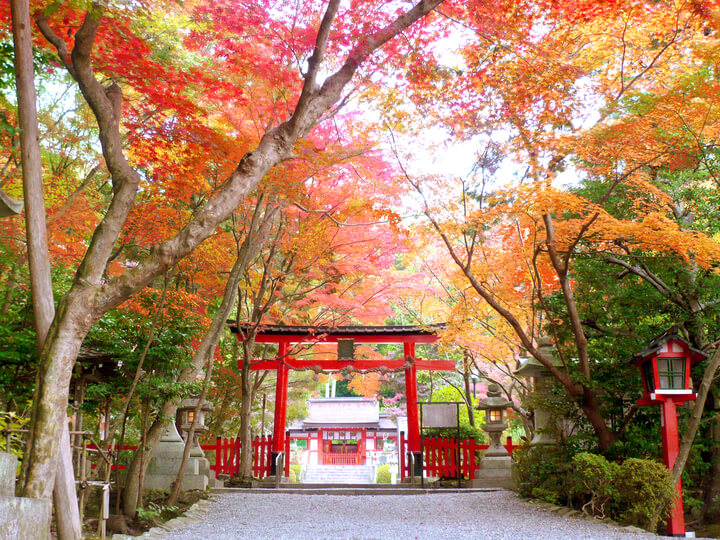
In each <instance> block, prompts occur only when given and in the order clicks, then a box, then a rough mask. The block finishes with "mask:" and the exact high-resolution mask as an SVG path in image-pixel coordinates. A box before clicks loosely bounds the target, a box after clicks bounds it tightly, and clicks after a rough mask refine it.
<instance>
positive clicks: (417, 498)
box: [113, 490, 658, 540]
mask: <svg viewBox="0 0 720 540" xmlns="http://www.w3.org/2000/svg"><path fill="white" fill-rule="evenodd" d="M143 537H144V538H155V539H160V538H163V539H168V540H198V539H200V540H226V539H228V540H229V539H236V538H238V539H245V538H247V539H265V538H267V539H296V538H312V539H333V540H338V539H345V538H347V539H385V538H387V539H406V538H407V539H418V540H439V539H453V540H455V539H458V540H460V539H473V540H476V539H479V538H492V539H502V538H508V539H524V538H528V539H530V538H542V539H555V538H570V539H579V538H582V539H598V540H601V539H602V540H605V539H612V538H619V539H627V540H631V539H642V538H658V537H657V536H655V535H652V534H650V533H648V532H646V531H643V530H641V529H637V528H634V527H621V526H619V525H617V524H615V523H612V522H602V521H599V520H596V519H591V518H587V517H584V516H582V515H580V513H579V512H577V511H573V510H570V509H568V508H561V507H552V506H550V505H544V504H537V503H530V502H527V501H524V500H522V499H520V498H519V497H518V496H517V495H516V494H515V493H513V492H510V491H503V490H501V491H493V492H475V493H428V494H423V495H355V496H342V495H307V494H287V493H242V492H235V493H223V494H216V495H213V496H212V497H211V499H210V500H205V501H200V502H198V503H197V504H196V505H195V506H193V507H192V508H191V509H190V510H189V511H188V512H187V513H186V515H185V516H183V517H179V518H176V519H174V520H171V521H169V522H168V523H166V524H165V525H164V526H163V527H161V528H154V529H152V530H150V531H148V532H147V533H145V534H144V535H143ZM113 538H114V539H115V540H119V539H121V538H122V539H125V538H129V537H125V536H120V535H115V536H114V537H113Z"/></svg>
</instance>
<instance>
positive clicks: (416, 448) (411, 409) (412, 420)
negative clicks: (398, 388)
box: [404, 342, 422, 476]
mask: <svg viewBox="0 0 720 540" xmlns="http://www.w3.org/2000/svg"><path fill="white" fill-rule="evenodd" d="M404 349H405V361H406V362H407V361H408V360H410V361H411V362H412V365H411V366H410V367H408V368H405V399H406V401H407V420H408V439H407V440H408V452H412V453H413V454H414V455H415V467H414V468H415V471H409V474H411V475H413V474H414V475H416V476H417V475H418V471H419V470H420V471H421V470H422V456H421V454H420V452H421V449H420V421H419V418H418V404H417V401H418V397H417V368H416V367H415V364H414V362H415V344H414V343H410V342H406V343H405V344H404ZM420 474H422V473H420Z"/></svg>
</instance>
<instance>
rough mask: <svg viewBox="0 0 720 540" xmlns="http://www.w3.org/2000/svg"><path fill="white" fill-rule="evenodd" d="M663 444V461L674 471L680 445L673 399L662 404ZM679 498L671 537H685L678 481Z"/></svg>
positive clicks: (669, 526)
mask: <svg viewBox="0 0 720 540" xmlns="http://www.w3.org/2000/svg"><path fill="white" fill-rule="evenodd" d="M668 397H670V396H668ZM661 411H662V417H663V422H662V443H663V461H664V462H665V466H666V467H667V468H668V469H669V470H671V471H672V468H673V467H674V466H675V460H676V459H677V456H678V452H679V451H680V444H679V441H678V423H677V405H676V403H675V401H673V400H672V399H665V400H663V403H662V408H661ZM676 489H677V497H676V498H675V505H674V506H673V508H672V510H671V512H670V516H669V517H668V521H667V532H668V535H670V536H685V515H684V511H683V499H682V481H680V480H678V483H677V486H676Z"/></svg>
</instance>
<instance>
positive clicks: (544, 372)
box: [515, 336, 563, 444]
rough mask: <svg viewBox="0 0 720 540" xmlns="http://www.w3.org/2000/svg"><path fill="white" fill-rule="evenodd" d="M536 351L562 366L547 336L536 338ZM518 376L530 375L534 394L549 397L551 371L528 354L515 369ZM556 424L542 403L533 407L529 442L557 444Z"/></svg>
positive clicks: (558, 366)
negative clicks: (533, 417)
mask: <svg viewBox="0 0 720 540" xmlns="http://www.w3.org/2000/svg"><path fill="white" fill-rule="evenodd" d="M538 351H539V352H540V354H541V355H542V356H543V357H545V358H547V359H548V360H550V363H551V364H552V365H553V366H555V367H557V368H562V367H563V364H562V361H561V360H560V358H558V356H557V354H556V353H555V348H554V347H553V346H552V342H551V340H550V338H549V337H547V336H543V337H540V338H539V339H538ZM515 375H517V376H518V377H528V378H530V377H532V379H533V386H534V389H533V392H534V394H535V395H536V396H537V397H538V398H540V400H541V401H542V400H543V399H548V398H550V390H551V389H552V387H553V384H555V377H553V375H552V373H550V371H549V370H548V369H547V368H546V367H545V366H544V365H542V364H541V363H540V362H539V361H538V360H537V359H536V358H535V357H533V356H530V357H526V358H524V359H523V360H522V364H521V365H520V367H519V368H518V369H516V370H515ZM556 431H557V430H556V426H555V425H554V423H553V421H552V414H551V413H550V411H548V410H546V409H544V408H543V406H542V404H540V405H538V406H536V407H535V436H534V437H533V440H532V441H530V444H557V439H556V433H555V432H556Z"/></svg>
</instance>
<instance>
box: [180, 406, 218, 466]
mask: <svg viewBox="0 0 720 540" xmlns="http://www.w3.org/2000/svg"><path fill="white" fill-rule="evenodd" d="M198 401H199V398H196V397H191V398H186V399H183V400H182V403H181V404H180V407H178V409H177V424H179V428H180V431H181V432H182V433H183V435H184V436H185V437H184V438H185V439H186V440H187V436H188V434H189V433H190V427H191V426H192V423H193V422H194V421H195V409H196V408H197V404H198ZM212 411H213V406H212V403H210V402H208V401H205V402H204V403H203V404H202V407H201V408H200V410H199V411H198V418H197V422H196V424H195V436H194V437H193V438H194V441H193V450H192V452H190V455H191V456H197V455H199V456H204V455H205V454H203V451H202V448H200V442H199V440H200V436H201V435H202V434H203V433H206V432H207V430H208V427H207V426H206V425H205V418H206V417H207V415H208V414H210V413H211V412H212ZM198 451H199V454H198Z"/></svg>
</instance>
